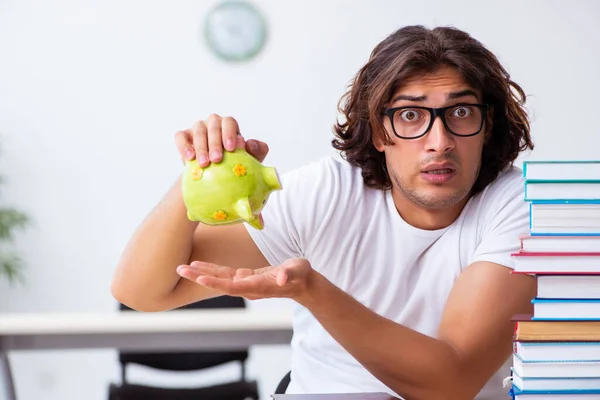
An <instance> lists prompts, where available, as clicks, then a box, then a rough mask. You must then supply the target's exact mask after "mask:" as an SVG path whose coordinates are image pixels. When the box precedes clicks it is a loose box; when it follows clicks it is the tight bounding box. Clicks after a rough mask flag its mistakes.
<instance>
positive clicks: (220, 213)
mask: <svg viewBox="0 0 600 400" xmlns="http://www.w3.org/2000/svg"><path fill="white" fill-rule="evenodd" d="M213 218H214V219H216V220H217V221H225V220H226V219H227V213H226V212H225V211H223V210H219V211H217V212H216V213H214V214H213Z"/></svg>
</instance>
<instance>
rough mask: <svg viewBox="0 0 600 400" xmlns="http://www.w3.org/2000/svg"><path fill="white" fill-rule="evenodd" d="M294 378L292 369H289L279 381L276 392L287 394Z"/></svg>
mask: <svg viewBox="0 0 600 400" xmlns="http://www.w3.org/2000/svg"><path fill="white" fill-rule="evenodd" d="M291 378H292V371H289V372H288V373H287V374H285V376H284V377H283V378H282V379H281V381H279V384H278V385H277V388H276V389H275V394H285V391H286V390H287V388H288V386H289V385H290V382H291Z"/></svg>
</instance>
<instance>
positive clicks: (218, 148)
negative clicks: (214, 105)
mask: <svg viewBox="0 0 600 400" xmlns="http://www.w3.org/2000/svg"><path fill="white" fill-rule="evenodd" d="M206 128H207V129H208V157H209V158H210V162H214V163H218V162H219V161H221V160H222V159H223V133H222V131H221V117H220V116H218V115H216V114H212V115H210V116H209V117H208V118H207V119H206Z"/></svg>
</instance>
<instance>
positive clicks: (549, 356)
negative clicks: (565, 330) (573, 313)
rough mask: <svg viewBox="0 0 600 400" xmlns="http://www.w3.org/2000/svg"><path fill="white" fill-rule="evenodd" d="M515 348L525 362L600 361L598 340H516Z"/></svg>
mask: <svg viewBox="0 0 600 400" xmlns="http://www.w3.org/2000/svg"><path fill="white" fill-rule="evenodd" d="M513 350H514V354H516V355H517V357H519V359H520V360H521V361H523V362H540V361H543V362H556V361H572V362H575V361H577V362H580V361H590V362H600V343H597V342H514V345H513Z"/></svg>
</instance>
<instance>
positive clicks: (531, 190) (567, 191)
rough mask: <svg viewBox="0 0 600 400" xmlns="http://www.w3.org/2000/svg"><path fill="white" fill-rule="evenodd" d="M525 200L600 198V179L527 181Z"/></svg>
mask: <svg viewBox="0 0 600 400" xmlns="http://www.w3.org/2000/svg"><path fill="white" fill-rule="evenodd" d="M525 200H527V201H534V200H600V181H598V182H594V181H588V182H576V181H571V182H550V181H534V182H529V181H528V182H525Z"/></svg>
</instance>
